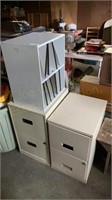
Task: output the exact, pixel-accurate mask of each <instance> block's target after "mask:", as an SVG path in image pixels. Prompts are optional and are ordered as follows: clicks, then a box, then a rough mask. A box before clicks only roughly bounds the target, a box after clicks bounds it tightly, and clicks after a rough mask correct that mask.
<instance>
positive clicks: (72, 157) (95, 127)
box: [48, 93, 107, 183]
mask: <svg viewBox="0 0 112 200" xmlns="http://www.w3.org/2000/svg"><path fill="white" fill-rule="evenodd" d="M106 103H107V102H106V101H104V100H100V99H96V98H92V97H87V96H83V95H79V94H75V93H69V94H68V96H67V97H66V98H65V99H64V100H63V102H62V103H61V104H60V105H59V106H58V107H57V109H56V110H55V111H54V113H53V114H52V115H51V116H50V117H49V118H48V128H49V139H50V152H51V166H52V167H53V168H55V169H57V170H59V171H61V172H63V173H65V174H68V175H70V176H72V177H74V178H77V179H79V180H81V181H83V182H85V183H86V182H87V179H88V176H89V173H90V170H91V167H92V163H93V158H94V153H95V144H96V137H97V134H98V131H99V129H100V126H101V123H102V120H103V117H104V113H105V108H106Z"/></svg>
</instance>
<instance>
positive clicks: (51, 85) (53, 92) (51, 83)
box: [49, 78, 55, 98]
mask: <svg viewBox="0 0 112 200" xmlns="http://www.w3.org/2000/svg"><path fill="white" fill-rule="evenodd" d="M49 81H50V84H51V88H52V92H53V96H54V98H55V92H54V88H53V84H52V81H51V78H50V79H49Z"/></svg>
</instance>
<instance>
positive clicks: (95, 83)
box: [80, 75, 112, 112]
mask: <svg viewBox="0 0 112 200" xmlns="http://www.w3.org/2000/svg"><path fill="white" fill-rule="evenodd" d="M111 89H112V87H111V86H107V85H101V84H100V79H99V78H98V77H95V76H88V75H86V76H84V77H83V78H82V79H81V81H80V94H83V95H87V96H91V97H95V98H99V99H104V100H107V101H108V103H109V104H111V103H112V99H111ZM107 111H108V112H111V111H112V106H108V107H107Z"/></svg>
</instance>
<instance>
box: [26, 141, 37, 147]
mask: <svg viewBox="0 0 112 200" xmlns="http://www.w3.org/2000/svg"><path fill="white" fill-rule="evenodd" d="M27 144H28V145H30V146H32V147H37V146H36V144H34V143H32V142H29V141H28V142H27Z"/></svg>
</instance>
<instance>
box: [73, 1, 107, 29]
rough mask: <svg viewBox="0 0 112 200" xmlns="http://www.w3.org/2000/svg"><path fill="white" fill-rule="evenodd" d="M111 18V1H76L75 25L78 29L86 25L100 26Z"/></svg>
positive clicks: (84, 27)
mask: <svg viewBox="0 0 112 200" xmlns="http://www.w3.org/2000/svg"><path fill="white" fill-rule="evenodd" d="M110 18H111V1H108V0H107V1H78V9H77V25H78V29H86V28H87V26H99V27H100V26H101V24H102V23H103V22H104V21H106V20H108V19H110Z"/></svg>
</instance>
